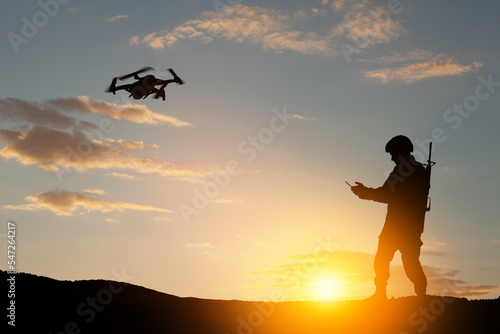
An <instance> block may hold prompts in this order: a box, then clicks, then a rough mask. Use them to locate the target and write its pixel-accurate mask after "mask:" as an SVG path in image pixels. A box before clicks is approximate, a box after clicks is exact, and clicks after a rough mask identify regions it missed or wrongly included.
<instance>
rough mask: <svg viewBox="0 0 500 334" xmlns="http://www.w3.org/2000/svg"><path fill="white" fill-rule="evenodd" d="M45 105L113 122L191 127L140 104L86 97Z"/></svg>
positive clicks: (48, 101)
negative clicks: (101, 117)
mask: <svg viewBox="0 0 500 334" xmlns="http://www.w3.org/2000/svg"><path fill="white" fill-rule="evenodd" d="M45 104H46V105H49V106H52V107H54V108H59V109H62V110H65V111H66V112H71V111H78V112H83V113H95V114H99V115H103V116H106V117H110V118H113V119H115V120H127V121H129V122H133V123H138V124H151V125H157V124H161V123H169V124H171V125H173V126H189V125H191V124H189V123H188V122H185V121H181V120H179V119H177V118H175V117H172V116H167V115H163V114H158V113H155V112H153V111H151V110H149V108H148V107H147V106H145V105H142V104H131V103H126V104H115V103H109V102H105V101H95V100H92V99H91V98H90V97H88V96H77V97H67V98H57V99H50V100H47V101H46V102H45Z"/></svg>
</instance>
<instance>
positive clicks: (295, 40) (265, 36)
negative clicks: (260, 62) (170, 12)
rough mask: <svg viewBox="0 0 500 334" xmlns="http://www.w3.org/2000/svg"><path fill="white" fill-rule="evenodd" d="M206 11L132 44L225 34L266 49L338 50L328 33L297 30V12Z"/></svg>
mask: <svg viewBox="0 0 500 334" xmlns="http://www.w3.org/2000/svg"><path fill="white" fill-rule="evenodd" d="M221 14H222V15H223V16H221V15H220V14H219V13H217V12H214V11H206V12H203V13H201V14H200V16H199V17H198V18H197V19H194V20H189V21H186V22H185V23H183V24H181V25H179V26H177V27H175V28H174V29H173V30H171V31H167V30H163V31H158V32H153V33H151V34H149V35H146V36H145V37H143V38H142V39H140V38H139V37H138V36H134V37H132V38H131V39H130V40H129V43H130V44H131V45H134V44H139V43H143V44H146V45H147V46H149V47H151V48H154V49H162V48H164V47H171V46H173V45H174V44H176V43H177V42H178V41H179V40H183V39H191V40H199V41H201V42H202V43H209V42H211V41H212V40H213V38H223V39H227V40H232V41H236V42H238V43H242V42H250V43H252V44H260V45H261V46H262V48H263V49H266V50H273V51H277V52H281V51H285V50H291V51H296V52H299V53H303V54H318V55H325V56H331V55H335V54H337V53H338V51H336V50H334V49H333V44H332V41H331V39H330V38H329V37H328V36H324V37H321V36H318V35H317V34H315V33H313V32H308V33H304V32H301V31H299V30H293V29H292V26H293V23H294V17H297V19H298V20H301V19H302V18H303V17H304V14H305V13H303V12H300V15H293V14H290V13H286V12H284V11H280V10H274V9H269V8H261V7H248V6H244V5H238V6H226V7H224V9H223V12H222V13H221Z"/></svg>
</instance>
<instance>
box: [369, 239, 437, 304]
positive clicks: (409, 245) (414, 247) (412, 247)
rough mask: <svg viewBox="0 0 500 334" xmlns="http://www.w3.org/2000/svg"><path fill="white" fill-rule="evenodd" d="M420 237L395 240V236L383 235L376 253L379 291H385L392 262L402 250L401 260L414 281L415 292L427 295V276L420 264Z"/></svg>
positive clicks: (376, 280)
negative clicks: (395, 255) (397, 252)
mask: <svg viewBox="0 0 500 334" xmlns="http://www.w3.org/2000/svg"><path fill="white" fill-rule="evenodd" d="M421 246H422V241H421V240H420V238H414V239H411V240H408V239H403V240H393V238H389V237H384V236H381V237H380V238H379V242H378V250H377V254H375V262H374V268H375V286H376V288H377V291H378V292H384V293H385V289H386V286H387V280H388V279H389V276H390V272H389V268H390V263H391V261H392V259H393V257H394V254H395V253H396V251H397V250H399V251H400V252H401V260H402V261H403V267H404V270H405V273H406V276H408V278H409V279H410V281H412V283H413V285H414V288H415V293H416V294H417V295H425V293H426V289H427V278H426V277H425V274H424V271H423V269H422V265H421V264H420V260H419V257H420V247H421Z"/></svg>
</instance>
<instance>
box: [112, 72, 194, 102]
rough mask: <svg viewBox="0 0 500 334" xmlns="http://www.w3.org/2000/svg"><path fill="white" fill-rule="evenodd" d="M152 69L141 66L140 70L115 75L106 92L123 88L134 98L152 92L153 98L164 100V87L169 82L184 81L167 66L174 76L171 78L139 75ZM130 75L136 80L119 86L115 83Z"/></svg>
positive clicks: (181, 83) (180, 83) (179, 83)
mask: <svg viewBox="0 0 500 334" xmlns="http://www.w3.org/2000/svg"><path fill="white" fill-rule="evenodd" d="M152 69H153V68H152V67H143V68H141V69H140V70H138V71H135V72H132V73H130V74H127V75H123V76H121V77H115V78H113V81H112V82H111V85H110V86H109V87H108V88H107V89H106V92H108V93H113V94H116V91H117V90H125V91H127V92H129V93H130V95H129V97H133V98H134V99H136V100H140V99H145V98H146V97H148V96H149V95H150V94H152V93H154V94H155V95H154V96H153V98H155V99H158V98H160V97H161V98H162V99H163V101H165V87H166V86H167V85H168V84H169V83H172V82H175V83H176V84H178V85H183V84H184V81H182V79H181V78H179V77H178V76H177V74H176V73H175V72H174V71H173V70H172V69H171V68H169V69H168V71H169V72H170V73H171V74H172V76H173V77H174V78H173V79H169V80H162V79H158V78H156V77H155V76H154V75H151V74H148V75H146V76H143V77H139V74H141V73H143V72H146V71H151V70H152ZM131 77H133V78H134V79H135V80H136V81H135V82H133V83H131V84H125V85H120V86H117V85H116V82H117V81H118V80H126V79H129V78H131ZM157 86H159V87H157Z"/></svg>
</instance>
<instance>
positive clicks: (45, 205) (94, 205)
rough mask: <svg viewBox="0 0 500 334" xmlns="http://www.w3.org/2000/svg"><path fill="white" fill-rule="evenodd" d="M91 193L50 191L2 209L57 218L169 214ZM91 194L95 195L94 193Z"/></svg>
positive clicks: (161, 210) (153, 208)
mask: <svg viewBox="0 0 500 334" xmlns="http://www.w3.org/2000/svg"><path fill="white" fill-rule="evenodd" d="M91 193H92V192H91ZM91 193H89V192H88V191H85V192H84V193H80V192H74V191H66V190H52V191H48V192H44V193H39V194H37V195H31V196H28V197H26V198H25V199H26V200H27V201H28V202H30V203H28V204H22V205H4V206H2V208H3V209H11V210H26V211H39V210H50V211H52V212H54V213H55V214H56V215H58V216H72V215H74V214H75V213H80V214H83V213H85V212H91V211H100V212H111V211H123V210H139V211H155V212H171V211H170V210H166V209H162V208H156V207H153V206H149V205H143V204H137V203H126V202H120V201H113V200H105V199H99V198H95V197H92V196H91ZM93 194H95V192H94V193H93Z"/></svg>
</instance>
